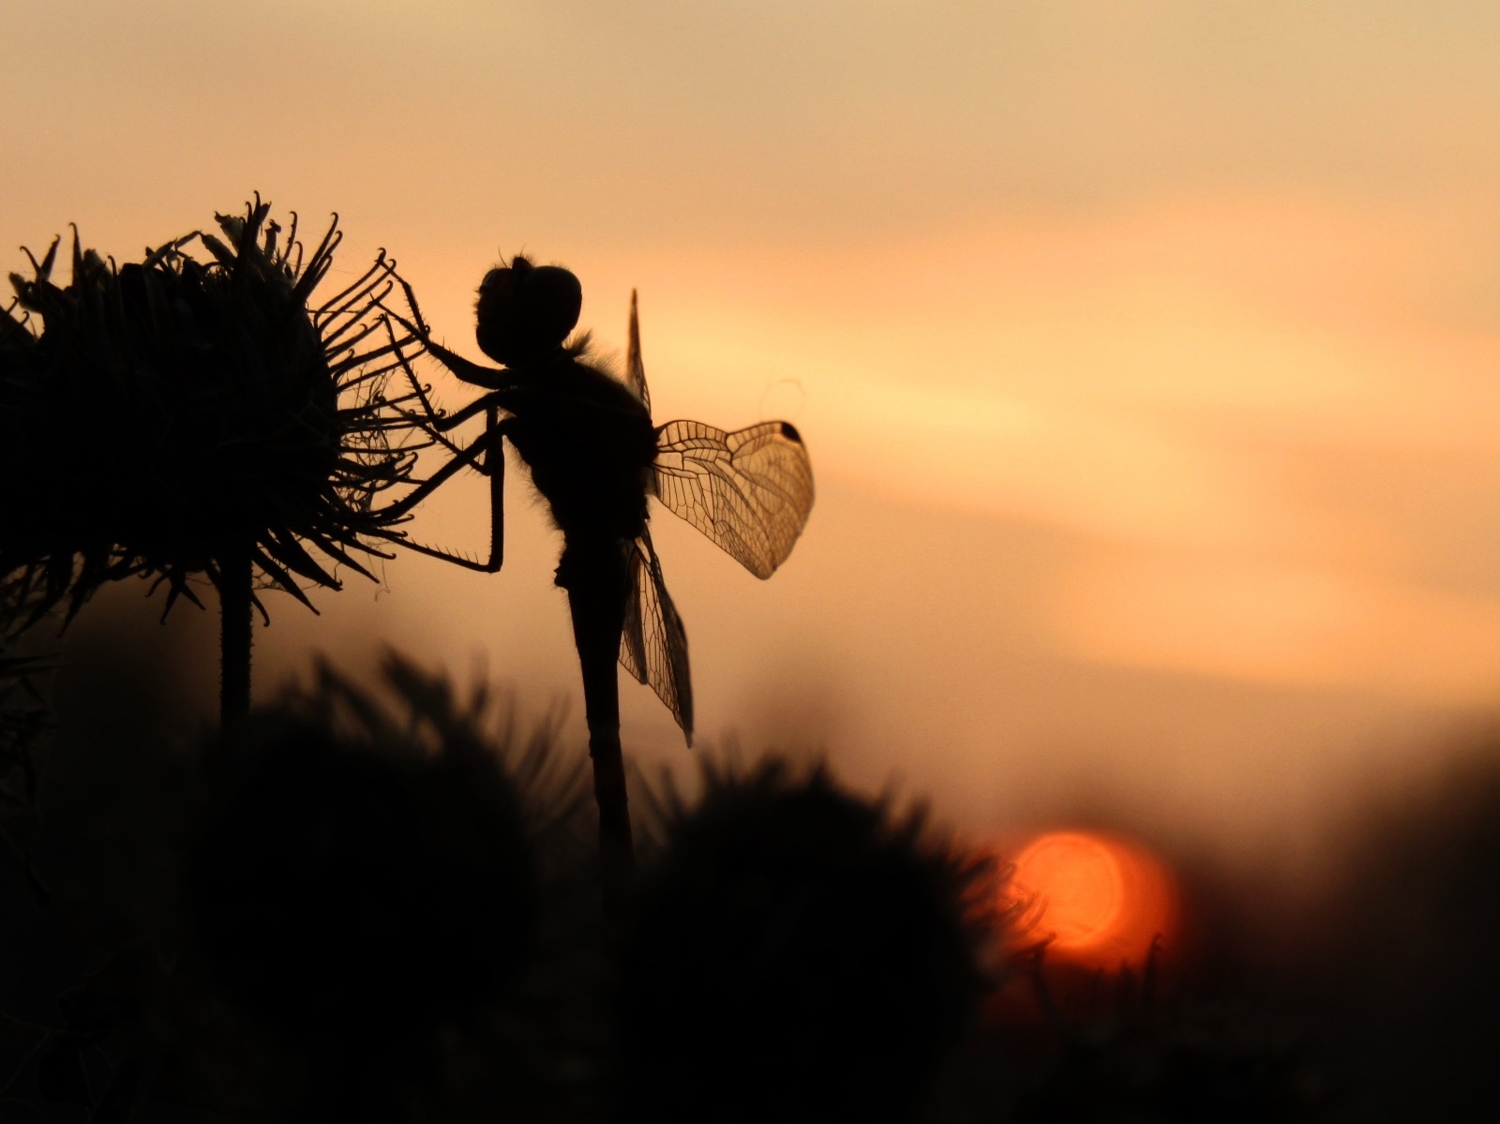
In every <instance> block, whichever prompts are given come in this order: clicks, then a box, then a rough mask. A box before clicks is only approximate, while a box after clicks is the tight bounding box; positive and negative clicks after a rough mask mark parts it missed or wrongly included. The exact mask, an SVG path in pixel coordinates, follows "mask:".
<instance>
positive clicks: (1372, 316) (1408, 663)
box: [0, 0, 1500, 855]
mask: <svg viewBox="0 0 1500 1124" xmlns="http://www.w3.org/2000/svg"><path fill="white" fill-rule="evenodd" d="M0 26H3V27H5V28H6V41H7V44H8V48H9V49H8V50H7V58H6V65H5V67H4V68H3V69H0V150H3V151H4V152H5V153H6V154H7V160H6V171H7V174H6V175H5V176H4V177H3V181H0V247H9V249H5V250H4V251H3V253H4V257H5V258H6V268H7V269H8V270H9V269H17V268H20V267H22V266H23V265H24V262H25V259H24V256H23V255H22V254H21V252H20V249H19V247H20V246H22V245H28V246H31V247H33V248H40V247H43V246H45V244H46V243H47V242H48V241H49V240H50V239H51V237H52V236H53V235H54V234H56V233H58V232H62V231H65V230H66V229H67V224H68V223H70V222H75V223H77V224H78V226H79V227H80V228H81V230H82V232H83V235H84V238H85V241H86V242H87V243H89V244H92V245H94V246H96V247H98V248H99V249H101V250H102V251H104V252H106V253H113V254H115V255H116V256H118V257H121V258H122V259H123V258H125V257H127V256H131V255H135V254H138V253H139V252H140V250H141V248H142V247H144V246H145V245H147V244H157V243H160V242H163V241H166V240H167V239H169V238H171V237H174V236H176V235H179V234H181V233H184V232H186V231H188V230H192V229H196V228H200V227H204V226H207V225H208V224H210V223H211V221H212V215H213V213H214V211H216V210H219V211H227V210H235V209H238V208H240V207H241V206H242V205H243V202H244V200H246V199H247V198H249V196H250V195H251V193H252V192H255V191H260V192H261V193H262V194H263V195H264V196H265V197H266V198H268V199H271V200H272V201H274V203H275V205H276V208H277V212H278V213H282V212H284V211H288V210H296V211H298V212H299V213H300V214H301V215H302V216H303V220H304V223H307V224H310V225H313V226H316V225H317V224H319V223H320V222H323V221H325V217H326V216H327V215H328V214H329V213H330V212H334V211H337V212H338V213H339V215H340V216H341V221H342V225H343V228H344V229H345V231H346V233H347V237H346V240H345V242H344V245H343V248H342V249H341V251H340V260H339V263H338V266H337V267H336V268H337V269H338V270H339V271H341V272H340V274H337V275H353V274H356V273H357V272H358V271H360V270H361V269H362V268H363V265H364V264H365V263H367V262H368V260H369V259H370V258H371V257H372V256H373V254H374V253H375V251H376V249H377V247H381V246H384V247H387V248H388V249H389V250H390V251H391V252H392V253H393V254H394V255H395V256H396V257H397V259H398V260H399V261H400V263H401V269H402V272H403V274H404V275H405V276H406V277H407V278H408V279H409V280H410V281H411V282H412V283H413V284H414V285H415V287H416V289H417V291H418V293H419V294H420V296H421V298H422V302H423V308H424V311H425V313H426V314H427V318H428V320H429V321H430V322H431V323H432V324H433V325H434V326H435V328H436V330H437V332H438V335H439V336H440V337H441V338H443V339H444V340H445V341H446V342H447V343H448V344H449V346H454V347H457V348H458V349H460V350H462V351H466V353H467V354H469V355H471V356H478V353H477V350H476V349H475V348H474V347H473V346H472V311H471V307H472V306H471V302H472V294H473V290H474V287H475V285H476V284H477V282H478V279H479V278H480V277H481V276H482V274H483V272H484V271H485V269H487V268H488V267H489V266H490V265H492V264H494V263H495V261H496V260H497V259H498V258H499V257H500V256H501V255H508V254H511V253H514V252H516V251H519V250H525V251H527V252H528V253H531V254H533V255H535V256H536V257H538V258H539V259H541V260H545V261H554V262H560V263H563V264H566V265H568V266H569V267H570V268H572V269H573V270H574V271H575V272H576V273H577V274H578V275H579V277H580V278H581V280H582V282H583V286H584V293H585V304H584V314H583V323H584V324H585V325H587V326H590V327H593V328H594V329H595V331H596V338H597V339H598V340H599V341H600V343H601V344H602V345H603V347H604V348H605V349H606V350H608V349H616V350H618V349H620V348H621V347H622V346H623V340H624V328H625V315H626V310H627V308H628V301H629V294H630V291H631V289H632V288H637V289H639V292H640V300H641V318H642V333H643V341H644V353H645V359H646V365H647V372H648V376H649V379H650V384H651V390H652V398H653V404H654V407H655V412H656V416H657V420H658V421H665V420H668V419H669V418H672V417H692V418H700V419H702V420H705V421H709V422H712V423H714V424H718V425H722V426H725V427H733V426H738V425H742V424H748V423H750V422H753V421H755V420H758V419H760V418H761V417H765V416H780V417H785V418H788V419H789V420H791V421H793V422H795V423H796V424H797V426H798V428H799V429H800V430H801V432H802V433H803V434H804V436H805V437H806V439H807V443H808V447H809V449H810V451H811V453H812V456H813V461H814V466H815V470H816V473H817V479H818V489H819V492H818V502H817V506H816V507H815V509H814V511H813V515H812V519H811V521H810V523H809V526H808V529H807V531H806V534H805V536H804V539H803V541H802V542H801V543H800V544H799V546H798V548H797V551H796V552H795V553H794V554H793V556H792V558H791V560H790V561H789V562H788V563H787V565H786V566H785V567H784V568H783V570H782V571H781V572H779V573H778V574H777V575H775V576H774V577H773V578H772V579H771V580H770V581H769V582H768V583H765V584H761V583H759V582H757V581H756V580H755V579H754V578H752V577H750V576H749V575H747V574H745V573H744V572H742V571H740V570H739V569H738V568H737V567H736V565H735V563H734V562H733V561H732V560H731V559H729V558H728V557H727V556H724V555H721V554H720V553H719V552H718V551H717V550H716V548H714V547H713V546H712V545H711V544H709V543H708V542H706V541H704V540H701V539H700V538H699V537H698V536H697V533H696V532H695V531H693V530H692V529H691V528H689V527H687V526H686V525H685V524H679V523H677V522H676V521H675V520H674V519H673V518H672V517H671V516H670V515H669V514H667V513H665V512H661V513H659V514H658V516H657V517H656V518H655V519H654V521H653V529H654V534H655V537H656V539H657V545H658V548H659V551H660V553H661V555H662V558H663V563H664V566H665V569H666V576H667V580H668V584H669V586H670V588H671V590H672V592H673V595H674V597H675V599H676V600H677V603H678V606H679V608H680V609H681V610H682V613H683V616H684V618H685V620H686V622H687V626H688V629H689V635H690V637H691V640H692V655H693V668H694V682H695V686H696V688H697V696H698V713H699V730H700V732H701V734H702V736H703V738H704V740H705V741H707V742H709V743H712V744H723V743H724V741H725V740H726V739H727V738H731V737H733V738H738V740H739V742H740V743H741V744H742V745H743V746H744V747H745V749H746V750H747V751H750V752H755V751H759V750H760V749H762V748H765V747H767V746H779V747H782V748H786V749H789V750H793V751H796V752H799V753H816V752H822V753H826V754H827V755H828V756H829V757H830V759H831V760H832V761H833V762H834V764H835V765H836V767H838V768H839V770H840V771H841V773H843V774H844V775H846V776H848V777H849V778H851V780H852V781H853V782H854V783H857V784H860V785H862V786H865V787H868V788H871V789H878V788H880V787H882V786H885V785H892V784H893V785H895V786H896V787H897V788H898V789H899V791H902V792H904V793H909V794H912V795H924V794H925V795H927V796H930V797H931V798H932V800H933V801H934V803H935V804H936V805H937V806H938V808H939V809H941V811H942V812H943V814H944V815H945V816H946V817H948V818H950V819H952V820H955V821H957V822H958V823H959V824H961V825H962V826H963V827H964V828H965V829H967V830H971V831H974V832H980V833H982V832H985V831H992V830H1000V829H1001V828H1002V827H1003V826H1004V825H1006V824H1010V823H1014V822H1016V821H1018V820H1027V819H1030V820H1035V821H1037V822H1042V821H1045V820H1048V819H1049V817H1050V818H1054V819H1055V818H1057V817H1060V816H1069V815H1071V816H1075V817H1078V816H1085V815H1087V814H1090V809H1108V810H1109V811H1110V815H1112V816H1114V817H1115V818H1117V819H1123V820H1127V821H1133V822H1138V823H1140V824H1143V825H1150V827H1151V828H1152V830H1154V831H1156V832H1158V833H1163V832H1165V833H1168V834H1170V833H1178V834H1179V835H1180V836H1181V837H1183V838H1187V839H1191V840H1194V841H1196V842H1197V843H1198V844H1200V845H1202V846H1205V847H1217V848H1220V849H1223V850H1226V851H1232V852H1235V853H1240V854H1257V855H1259V854H1266V853H1271V852H1274V851H1275V850H1276V849H1277V848H1278V847H1280V848H1283V849H1285V848H1286V847H1287V846H1289V845H1290V844H1289V843H1288V841H1289V840H1298V841H1301V842H1300V843H1299V844H1298V845H1302V844H1303V843H1307V842H1308V841H1314V842H1315V841H1316V840H1317V839H1318V838H1320V837H1321V836H1322V835H1325V834H1327V833H1328V832H1329V831H1332V830H1333V827H1332V826H1331V825H1333V824H1334V823H1335V821H1336V820H1337V816H1338V814H1339V813H1340V812H1341V810H1342V809H1344V808H1345V807H1346V806H1347V804H1348V802H1349V801H1350V800H1351V799H1355V798H1357V797H1358V795H1359V794H1361V793H1364V792H1366V791H1368V790H1370V789H1372V788H1378V787H1380V786H1386V787H1389V786H1392V785H1400V784H1404V783H1407V782H1408V781H1409V779H1410V778H1411V777H1413V776H1415V775H1418V774H1420V773H1422V772H1424V771H1430V770H1431V769H1433V768H1434V767H1435V763H1436V762H1439V761H1440V760H1441V759H1442V758H1443V757H1444V755H1445V753H1447V752H1448V751H1449V750H1450V749H1451V747H1453V746H1456V745H1459V744H1461V743H1463V741H1464V740H1465V739H1466V738H1470V737H1472V736H1475V732H1476V731H1482V730H1484V729H1486V728H1488V727H1490V726H1492V725H1493V721H1494V715H1495V713H1496V708H1497V704H1500V380H1497V378H1496V373H1497V371H1500V206H1497V204H1496V200H1497V198H1500V83H1496V82H1495V80H1494V75H1495V74H1496V73H1497V72H1500V69H1497V68H1500V8H1496V7H1495V6H1494V5H1493V4H1486V3H1480V2H1478V0H1467V2H1457V0H1403V2H1394V0H1362V2H1360V3H1355V2H1353V0H1345V2H1324V0H1296V2H1293V0H1237V2H1236V0H1226V2H1223V3H1215V4H1211V5H1208V4H1201V3H1195V2H1190V0H1181V2H1168V0H1157V2H1133V0H1079V2H1068V0H1061V2H1058V0H1054V2H1049V3H1042V2H1040V0H1031V2H1021V0H984V2H975V3H958V2H949V0H923V2H922V3H917V2H915V0H861V2H860V3H853V2H852V0H838V2H835V0H799V2H797V3H790V2H785V0H755V2H750V0H732V2H731V0H722V2H708V3H705V2H702V0H699V2H695V3H690V2H686V0H627V2H621V3H613V4H589V3H582V2H579V0H554V2H550V3H530V2H527V3H503V2H500V0H427V2H424V3H421V4H417V3H411V2H405V0H359V2H357V3H356V2H354V0H347V2H342V0H298V2H296V3H292V2H273V0H260V2H234V0H220V2H217V3H214V4H201V3H192V2H188V0H136V2H134V3H131V4H128V5H121V4H105V3H99V2H93V0H88V2H85V0H0ZM337 275H336V276H337ZM335 279H336V277H335ZM439 396H440V397H441V398H442V399H443V401H444V403H445V404H447V405H450V406H452V405H457V404H461V403H462V402H463V401H464V400H465V398H464V393H463V391H462V389H461V388H459V387H458V386H456V385H455V384H451V383H444V382H442V381H441V380H439ZM482 504H483V500H482V495H481V491H480V489H479V487H478V486H477V485H475V484H474V483H473V482H472V481H470V482H468V483H467V484H464V483H461V484H460V485H458V486H456V487H455V488H454V489H453V490H452V492H451V493H448V494H445V495H443V496H442V497H440V498H439V499H438V500H436V501H434V503H433V504H432V505H431V508H430V510H429V511H427V512H426V513H424V515H423V516H422V518H421V520H420V521H419V522H418V524H417V525H416V531H417V533H418V534H419V535H420V536H421V537H423V538H424V539H426V540H428V541H432V542H442V543H445V544H453V545H459V546H467V547H469V548H471V549H477V548H478V547H479V546H480V545H481V544H482V543H483V542H484V538H485V529H484V526H483V507H482ZM506 534H507V548H508V549H507V562H506V568H505V571H504V572H503V573H502V574H500V575H498V576H496V577H493V578H487V577H483V576H477V575H468V574H463V573H459V572H457V571H450V570H445V569H443V568H441V567H440V566H438V565H436V564H432V563H429V562H428V561H427V560H425V559H421V558H416V557H410V556H408V557H402V558H399V559H397V560H394V561H392V562H390V563H388V564H387V565H386V566H385V567H384V570H383V578H384V581H383V584H382V585H381V586H379V587H376V586H373V585H370V584H369V583H364V582H362V581H361V580H360V579H358V578H357V577H356V578H353V579H351V581H350V583H349V585H348V588H347V590H346V592H344V593H342V594H339V595H329V594H318V595H315V598H316V600H317V603H318V605H319V608H320V609H321V610H322V612H323V615H322V616H321V617H317V618H314V617H311V616H310V615H308V614H306V613H305V611H303V610H301V609H300V608H298V607H297V606H295V605H293V604H291V603H287V604H285V605H282V606H273V618H274V619H273V624H272V626H271V628H270V629H268V630H266V631H265V632H264V633H263V634H262V636H261V638H260V642H259V648H258V651H259V654H260V661H261V662H260V667H261V675H260V679H259V681H258V690H259V691H260V692H261V694H262V696H264V697H268V696H269V694H270V693H272V691H273V689H274V685H275V683H276V682H277V681H279V679H284V678H285V676H287V675H291V674H295V673H297V672H298V671H305V669H306V667H307V666H308V663H309V660H310V659H311V657H312V653H314V652H316V651H326V652H330V653H332V654H333V655H334V656H335V657H336V658H338V659H341V660H343V661H345V662H348V663H350V664H352V665H356V666H358V665H361V661H363V662H364V665H368V664H369V663H370V662H372V661H373V659H374V658H375V656H374V655H373V653H375V652H376V651H377V650H378V648H379V646H380V645H381V644H382V643H392V644H395V645H397V646H399V647H401V648H403V649H405V650H407V651H410V652H412V653H413V654H414V655H416V656H417V657H419V658H421V659H423V660H425V661H428V662H430V663H433V664H442V665H445V666H448V667H450V668H452V669H454V670H455V672H457V673H459V674H470V673H472V672H473V671H474V669H475V668H476V667H479V666H481V662H482V666H483V667H484V668H485V669H487V670H486V674H489V675H491V676H493V677H496V678H498V679H501V680H503V681H505V682H508V683H511V684H513V685H514V687H515V689H516V691H517V692H518V697H519V698H520V699H521V701H522V707H523V709H525V710H527V711H528V712H531V713H540V712H542V711H543V710H545V708H546V706H547V705H549V704H550V703H551V701H552V700H558V699H568V698H571V699H572V702H571V714H572V721H573V728H574V729H575V730H576V729H577V728H578V727H579V726H580V718H581V712H582V705H581V699H580V698H579V697H578V689H577V684H576V667H575V665H574V664H573V663H572V662H571V661H572V656H571V652H570V650H569V638H568V630H567V623H566V619H567V618H566V607H565V603H564V602H563V600H562V598H561V594H560V593H559V592H558V591H556V590H554V589H553V588H552V587H551V586H550V584H549V583H550V580H551V566H552V565H553V559H554V558H555V553H556V549H557V544H556V541H555V538H554V536H553V534H552V532H551V531H550V530H549V528H548V526H547V523H546V519H545V513H544V512H543V511H542V510H540V509H539V508H538V506H537V504H536V502H535V501H534V499H533V498H532V497H531V496H530V494H529V492H528V489H527V486H526V484H525V481H524V478H523V477H522V475H521V474H520V473H519V472H518V471H512V472H511V473H510V475H509V480H508V498H507V529H506ZM127 593H128V595H129V597H131V598H136V597H138V596H139V593H140V591H139V590H134V589H132V590H129V591H122V592H121V594H120V595H119V597H125V596H126V594H127ZM148 609H149V607H148ZM210 625H211V621H206V620H200V621H199V622H197V623H196V624H195V623H192V622H189V623H187V624H182V625H176V626H174V627H179V628H183V629H186V630H188V631H189V632H192V631H193V630H195V629H196V630H197V631H196V633H195V635H200V638H201V635H206V634H207V633H205V629H206V628H209V626H210ZM210 631H211V629H210ZM210 686H211V685H210ZM623 690H624V692H625V699H624V706H625V725H624V740H625V743H626V746H627V750H629V751H632V752H633V753H634V755H635V758H636V760H637V761H638V762H639V763H640V764H641V765H642V766H643V767H644V768H646V769H647V770H648V771H649V770H654V769H657V768H659V767H660V766H662V765H669V766H672V767H674V768H676V769H678V770H682V769H685V768H687V767H689V766H690V764H691V760H692V752H694V751H689V750H687V749H685V748H684V747H683V746H682V744H681V741H680V739H679V738H677V737H676V736H675V734H674V728H673V726H672V724H671V720H670V716H669V715H667V713H666V711H665V710H664V709H662V708H661V707H660V705H659V704H657V703H656V701H655V700H654V697H653V696H651V695H650V693H649V692H648V691H646V690H645V689H644V688H640V689H637V688H634V687H632V686H631V685H629V684H626V685H625V686H624V688H623ZM205 693H206V695H207V696H208V697H209V698H210V699H211V690H207V691H206V692H205Z"/></svg>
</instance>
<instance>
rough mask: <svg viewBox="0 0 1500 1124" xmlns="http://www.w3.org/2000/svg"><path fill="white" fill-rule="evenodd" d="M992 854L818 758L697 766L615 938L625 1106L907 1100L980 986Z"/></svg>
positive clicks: (678, 1109)
mask: <svg viewBox="0 0 1500 1124" xmlns="http://www.w3.org/2000/svg"><path fill="white" fill-rule="evenodd" d="M987 869H988V867H987V866H986V865H985V864H984V863H982V862H980V861H978V860H970V859H965V858H962V857H960V856H958V855H956V854H955V853H954V852H953V851H951V850H950V849H949V848H948V847H947V846H945V845H943V844H941V843H939V842H935V841H933V840H931V839H930V838H928V836H927V835H926V833H925V831H924V823H923V817H922V815H921V814H920V813H917V814H913V815H910V816H908V817H906V818H904V819H903V818H899V817H896V816H894V815H893V814H892V812H891V809H890V808H889V806H888V805H887V804H886V803H884V802H882V803H878V804H870V803H866V802H865V801H862V800H859V799H857V798H856V797H854V796H852V795H850V794H848V793H846V792H843V791H841V790H840V789H838V788H837V787H836V786H835V785H834V784H833V783H832V781H831V780H830V779H829V778H828V776H827V774H826V773H824V772H823V771H822V770H815V771H813V772H812V773H811V774H810V775H807V776H805V777H798V776H795V775H793V774H792V773H791V771H790V770H789V769H788V768H787V767H786V766H784V765H782V764H779V763H776V762H772V763H769V764H766V765H763V766H761V767H760V768H759V769H757V770H755V771H754V772H752V773H750V774H749V775H748V776H738V775H736V774H735V773H733V772H732V771H722V770H720V771H716V770H713V769H712V768H710V769H707V770H706V791H705V794H704V796H703V798H702V800H701V802H700V803H699V804H698V805H697V806H696V807H695V808H692V809H691V810H688V809H685V808H683V807H682V805H681V803H680V802H679V801H677V800H676V799H675V798H672V799H671V801H670V803H669V807H668V813H667V823H666V825H665V830H664V849H663V851H662V853H661V854H660V855H659V857H658V858H657V859H656V861H655V862H654V863H653V864H651V866H650V867H649V868H648V869H647V870H646V871H645V872H644V877H643V881H642V884H641V885H640V887H639V893H638V895H637V900H636V902H635V910H634V922H633V925H632V927H631V930H630V933H629V936H628V939H627V940H626V943H625V946H624V949H623V952H622V958H621V964H620V991H619V1028H618V1032H619V1045H620V1058H621V1080H622V1081H623V1083H624V1091H623V1103H624V1106H625V1118H626V1119H629V1120H639V1121H645V1120H652V1121H666V1122H675V1121H742V1120H743V1121H752V1120H753V1121H765V1120H782V1121H823V1120H827V1121H833V1120H860V1121H906V1120H914V1119H916V1118H917V1116H918V1113H919V1111H920V1109H921V1106H922V1104H923V1101H924V1098H925V1096H926V1094H927V1092H928V1090H929V1086H930V1084H931V1082H932V1080H933V1077H934V1074H935V1071H936V1067H937V1066H938V1063H939V1062H940V1060H941V1058H942V1056H943V1054H944V1052H945V1050H946V1049H947V1047H948V1046H949V1045H950V1044H951V1042H952V1041H953V1040H954V1039H955V1037H956V1036H957V1035H958V1033H959V1032H960V1030H961V1029H962V1027H963V1025H964V1023H965V1021H966V1019H967V1018H968V1016H969V1014H970V1012H971V1010H972V1009H973V1008H974V1006H975V1005H976V1003H977V1002H978V1000H979V998H980V997H981V994H982V992H983V989H984V986H985V980H984V975H983V973H982V971H981V969H980V966H979V957H978V953H979V950H980V945H981V942H982V941H983V940H984V938H985V935H986V932H985V923H984V921H983V920H982V918H981V914H980V911H979V910H978V909H977V904H978V900H979V896H980V893H981V888H982V887H983V885H984V882H985V879H984V877H983V875H984V874H985V872H986V870H987Z"/></svg>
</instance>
